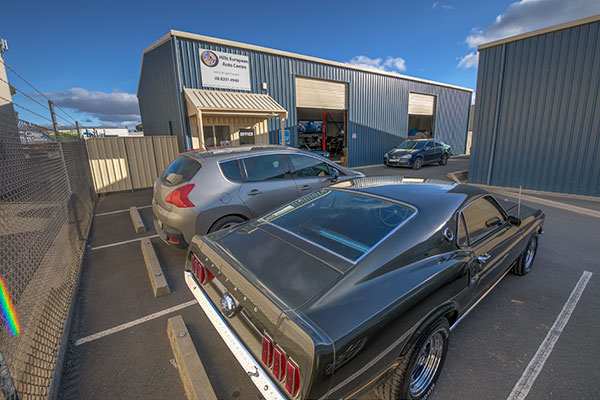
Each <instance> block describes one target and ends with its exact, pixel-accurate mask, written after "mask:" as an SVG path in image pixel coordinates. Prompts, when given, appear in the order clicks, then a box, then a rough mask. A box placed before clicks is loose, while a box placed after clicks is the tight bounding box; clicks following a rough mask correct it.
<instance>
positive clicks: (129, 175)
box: [86, 136, 178, 193]
mask: <svg viewBox="0 0 600 400" xmlns="http://www.w3.org/2000/svg"><path fill="white" fill-rule="evenodd" d="M86 145H87V150H88V156H89V159H90V167H91V169H92V177H93V180H94V187H95V189H96V193H110V192H118V191H123V190H133V189H143V188H149V187H152V184H153V183H154V180H155V179H156V178H157V177H158V174H160V173H161V172H162V171H163V170H164V168H165V167H166V166H167V165H168V164H169V163H170V162H171V161H173V159H175V157H176V156H177V152H178V145H177V137H176V136H144V137H104V138H90V139H87V140H86Z"/></svg>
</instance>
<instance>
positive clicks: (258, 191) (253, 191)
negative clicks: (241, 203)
mask: <svg viewBox="0 0 600 400" xmlns="http://www.w3.org/2000/svg"><path fill="white" fill-rule="evenodd" d="M259 194H262V192H261V191H260V190H258V189H252V190H251V191H249V192H248V196H257V195H259Z"/></svg>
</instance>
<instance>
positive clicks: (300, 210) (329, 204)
mask: <svg viewBox="0 0 600 400" xmlns="http://www.w3.org/2000/svg"><path fill="white" fill-rule="evenodd" d="M414 213H415V209H414V208H412V207H409V206H407V205H403V204H399V203H396V202H392V201H387V200H383V199H381V198H378V197H373V196H368V195H365V194H361V193H356V192H346V191H341V190H330V189H325V190H321V191H319V192H315V193H312V194H309V195H306V196H304V197H301V198H299V199H298V200H295V201H293V202H291V203H290V204H288V205H286V206H284V207H283V208H280V209H279V210H277V211H274V212H272V213H271V214H268V215H267V216H265V217H263V220H265V221H267V222H270V223H272V224H273V225H275V226H278V227H280V228H283V229H285V230H287V231H290V232H292V233H293V234H295V235H297V236H300V237H302V238H304V239H306V240H308V241H310V242H312V243H315V244H317V245H319V246H322V247H324V248H326V249H329V250H331V251H333V252H334V253H336V254H338V255H340V256H342V257H344V258H346V259H349V260H350V261H356V260H358V259H359V258H360V257H361V256H362V255H364V254H366V253H367V252H368V251H370V250H371V249H372V248H373V247H375V245H376V244H378V243H379V241H380V240H382V239H383V238H384V237H385V236H386V235H387V234H389V233H390V232H391V231H392V230H393V229H395V228H396V227H398V226H399V225H400V224H402V223H403V222H404V221H406V220H408V218H410V217H411V216H412V215H413V214H414Z"/></svg>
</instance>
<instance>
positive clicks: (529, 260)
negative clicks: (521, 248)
mask: <svg viewBox="0 0 600 400" xmlns="http://www.w3.org/2000/svg"><path fill="white" fill-rule="evenodd" d="M537 245H538V241H537V237H535V236H534V237H533V238H532V239H531V242H529V246H527V251H526V252H525V265H524V267H525V269H526V270H530V269H531V265H532V264H533V260H534V258H535V252H536V251H537Z"/></svg>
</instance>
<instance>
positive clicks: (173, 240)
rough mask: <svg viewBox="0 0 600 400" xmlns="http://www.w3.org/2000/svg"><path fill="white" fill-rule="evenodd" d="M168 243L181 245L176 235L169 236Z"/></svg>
mask: <svg viewBox="0 0 600 400" xmlns="http://www.w3.org/2000/svg"><path fill="white" fill-rule="evenodd" d="M167 242H169V243H171V244H174V245H179V244H180V243H181V242H180V241H179V238H178V237H177V236H176V235H167Z"/></svg>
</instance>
